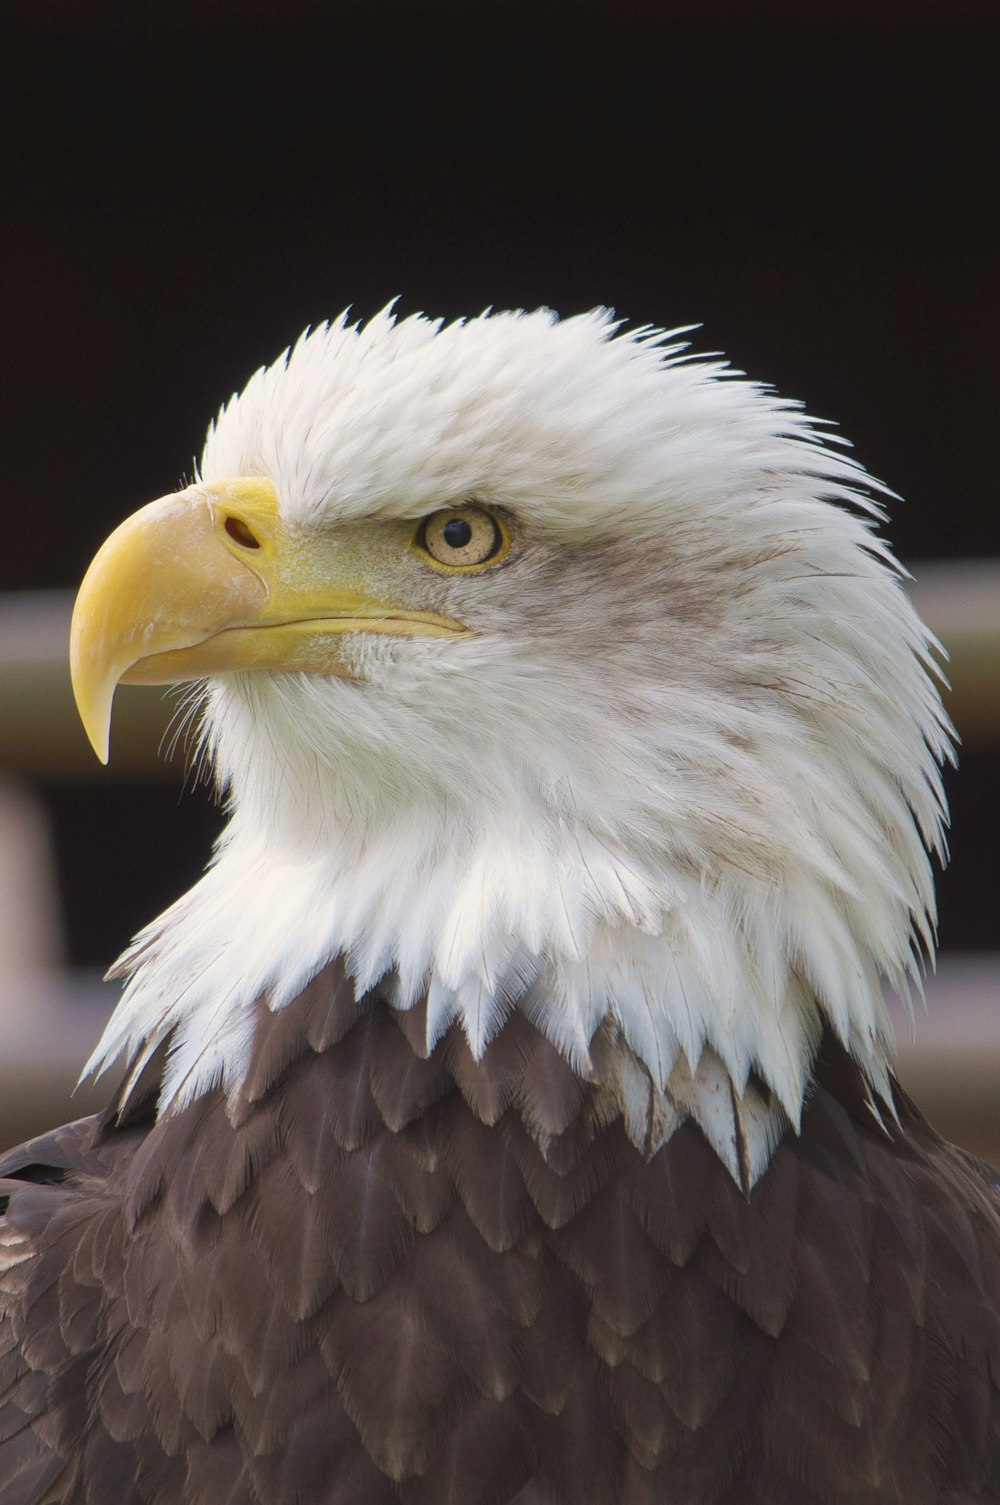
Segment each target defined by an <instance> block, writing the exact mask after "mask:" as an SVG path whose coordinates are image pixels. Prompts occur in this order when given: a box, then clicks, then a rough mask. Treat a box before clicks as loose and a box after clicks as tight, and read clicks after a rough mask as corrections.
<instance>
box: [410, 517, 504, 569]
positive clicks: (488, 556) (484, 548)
mask: <svg viewBox="0 0 1000 1505" xmlns="http://www.w3.org/2000/svg"><path fill="white" fill-rule="evenodd" d="M413 543H414V546H415V548H416V549H417V550H418V551H419V552H420V553H421V554H423V555H424V556H425V557H426V558H427V559H428V560H429V561H430V562H431V563H432V564H435V565H437V567H438V568H439V569H445V570H465V571H472V570H481V569H483V567H484V566H485V565H488V564H496V563H497V562H498V561H499V560H501V559H502V558H503V557H504V555H505V554H506V553H507V551H508V549H509V548H510V535H509V534H508V532H507V530H506V528H505V527H504V525H503V523H502V522H501V521H500V519H499V518H497V517H495V516H494V515H493V513H492V512H487V511H486V509H485V507H472V506H470V507H443V508H442V509H441V511H440V512H432V513H431V515H430V517H426V518H424V521H423V522H422V523H421V524H420V527H419V529H418V530H417V535H416V537H415V538H414V540H413Z"/></svg>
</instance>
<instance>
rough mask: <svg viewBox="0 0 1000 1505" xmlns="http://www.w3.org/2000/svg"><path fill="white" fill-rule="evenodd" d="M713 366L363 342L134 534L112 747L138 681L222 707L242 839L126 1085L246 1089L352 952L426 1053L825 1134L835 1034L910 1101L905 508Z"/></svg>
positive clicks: (910, 657)
mask: <svg viewBox="0 0 1000 1505" xmlns="http://www.w3.org/2000/svg"><path fill="white" fill-rule="evenodd" d="M683 351H684V346H683V345H682V344H679V343H676V342H674V343H670V342H669V337H668V336H666V335H664V334H663V333H662V332H660V331H654V330H648V329H640V330H637V331H633V332H620V331H618V327H617V326H616V325H615V323H614V322H613V321H612V320H611V318H610V316H609V315H608V314H606V313H604V312H601V311H598V312H596V313H593V314H589V315H585V316H582V317H578V318H571V319H567V320H564V321H561V322H560V321H558V320H556V319H555V318H554V316H552V315H551V314H549V313H548V312H546V311H540V312H537V313H534V314H528V315H524V314H491V315H484V316H482V317H481V318H478V319H473V320H470V321H467V322H462V323H458V324H453V325H450V326H447V327H442V326H441V325H440V324H437V323H433V322H431V321H429V320H426V319H424V318H422V317H416V318H410V319H406V320H403V321H401V322H397V321H395V320H394V319H393V317H392V315H391V314H390V313H389V312H385V313H383V314H381V315H379V316H378V317H376V318H375V319H373V320H371V321H370V322H369V323H368V324H367V325H366V326H364V327H359V326H348V324H347V322H346V319H343V320H341V321H340V323H338V324H335V325H332V326H324V327H323V328H321V329H318V330H316V331H314V332H312V333H310V334H307V335H305V336H303V338H302V339H301V340H300V341H299V343H298V344H297V345H296V346H295V347H294V349H292V350H291V351H290V352H288V353H286V355H285V356H284V357H283V358H282V359H281V360H279V361H278V362H277V363H276V364H274V365H273V366H271V367H269V368H266V369H263V370H261V371H258V372H257V373H256V375H255V376H254V377H252V378H251V380H250V382H249V383H248V385H247V387H246V389H245V390H244V392H243V393H242V394H240V395H239V396H238V397H234V398H233V399H232V400H231V402H230V403H229V404H228V405H227V406H226V407H225V408H224V409H223V411H222V412H221V413H220V415H219V417H218V419H217V420H216V423H215V424H214V426H213V428H212V429H211V431H210V433H209V436H208V440H207V443H206V447H205V451H204V456H203V460H202V465H201V473H200V475H199V477H198V479H197V480H196V481H195V483H194V484H193V486H191V487H190V488H188V489H187V491H185V492H182V493H179V494H178V495H177V496H175V497H171V498H166V499H164V500H163V501H161V502H158V503H153V504H152V506H151V507H150V508H145V509H143V511H142V512H140V513H139V514H136V516H135V517H134V518H133V519H130V520H129V521H128V522H127V523H125V524H123V527H122V529H120V530H119V531H118V533H116V534H115V535H112V538H111V539H110V540H109V541H108V544H107V545H105V548H104V549H103V550H102V551H101V553H100V554H99V555H98V557H97V559H96V560H95V563H94V566H92V571H91V574H90V575H89V576H88V580H87V581H86V582H85V584H84V587H83V589H82V591H81V598H80V602H79V605H78V610H77V618H76V624H75V628H74V670H75V681H76V684H77V692H78V697H79V699H80V703H81V709H82V710H83V713H84V717H85V720H86V721H87V722H88V724H89V726H90V729H91V731H92V734H93V737H94V740H95V744H96V745H97V746H98V750H99V751H102V750H103V749H104V747H105V746H106V737H107V728H108V723H109V719H110V705H111V697H112V695H113V693H114V687H115V684H116V683H117V682H118V681H119V680H120V679H123V678H125V679H130V680H146V681H148V682H173V681H188V680H190V681H193V682H195V683H196V684H198V685H199V686H200V689H199V690H198V692H197V693H198V694H199V696H200V703H201V707H202V711H201V735H202V738H203V742H204V746H205V748H206V749H207V751H208V753H209V755H210V756H211V758H212V761H213V763H214V767H215V770H216V776H217V779H218V781H219V785H220V788H222V789H223V790H225V791H226V794H227V799H228V805H229V810H230V820H229V824H228V826H227V828H226V831H225V832H224V834H223V836H222V838H221V840H220V843H219V847H218V851H217V854H216V858H215V861H214V864H213V866H212V867H211V868H210V869H209V871H208V873H207V874H206V876H205V877H204V878H203V879H202V881H201V882H200V883H199V884H198V885H197V886H196V887H195V889H193V890H192V892H191V893H190V894H189V895H187V896H185V897H184V898H183V899H181V900H180V901H179V902H178V904H176V905H175V906H174V907H173V908H172V909H171V910H169V911H167V913H166V914H165V915H164V916H162V917H161V918H160V919H159V920H158V921H156V922H154V924H153V925H152V926H151V927H149V929H148V930H147V931H145V932H143V934H142V935H140V936H139V937H138V938H137V941H136V944H135V946H134V948H133V950H132V951H131V952H129V953H127V954H126V956H125V957H124V958H123V960H122V963H121V967H122V970H123V971H124V972H125V973H127V974H129V976H130V981H129V984H128V987H127V989H126V993H125V998H124V1000H123V1005H122V1007H121V1008H120V1009H119V1011H118V1013H117V1014H116V1018H115V1020H114V1021H113V1022H112V1025H111V1026H110V1027H109V1031H108V1033H107V1035H106V1037H105V1040H104V1041H103V1042H102V1045H101V1047H100V1048H99V1050H98V1052H97V1054H96V1055H95V1058H94V1062H93V1063H92V1064H93V1065H95V1066H97V1067H103V1066H106V1065H107V1064H109V1063H110V1062H111V1061H112V1060H113V1059H114V1058H115V1057H116V1056H118V1055H120V1054H121V1053H123V1052H124V1053H125V1054H126V1055H127V1056H128V1057H129V1059H131V1060H132V1061H133V1062H134V1063H135V1065H136V1069H139V1068H140V1067H141V1063H142V1060H143V1059H144V1058H145V1056H146V1055H148V1053H149V1052H151V1051H152V1050H153V1049H155V1046H156V1044H157V1043H158V1042H159V1041H160V1040H162V1039H163V1038H164V1037H165V1035H166V1034H167V1033H171V1035H172V1038H173V1040H174V1042H175V1043H174V1048H173V1054H172V1058H171V1066H170V1069H169V1071H168V1073H167V1078H166V1084H165V1099H164V1107H165V1109H168V1108H169V1106H170V1104H171V1103H173V1102H177V1103H182V1102H185V1101H188V1100H190V1098H192V1097H194V1096H197V1095H198V1094H199V1093H200V1092H202V1091H204V1090H205V1089H206V1087H207V1085H209V1084H211V1083H214V1082H216V1081H218V1080H220V1079H221V1080H222V1081H223V1082H224V1083H236V1082H238V1081H239V1080H240V1078H241V1072H243V1070H244V1069H245V1065H246V1059H247V1048H248V1040H247V1024H246V1020H247V1018H248V1011H249V1010H250V1009H251V1007H252V1006H253V1005H254V1003H255V1001H256V1000H258V999H259V998H260V997H262V996H264V997H266V999H267V1002H268V1005H269V1007H271V1008H272V1009H280V1008H281V1007H282V1006H283V1004H284V1003H286V1002H287V1001H288V1000H289V999H291V998H292V997H294V996H295V994H296V993H297V992H298V991H299V990H301V988H302V986H303V985H304V984H305V983H306V982H307V981H308V979H309V978H310V977H311V976H312V975H313V974H314V973H315V972H316V971H317V970H318V969H319V968H320V967H322V966H323V965H324V964H325V963H326V962H327V961H329V960H330V958H331V957H332V956H335V955H342V956H343V957H345V958H346V961H347V965H348V969H349V971H350V973H351V975H352V976H353V977H354V980H355V986H356V988H357V989H358V991H359V993H361V992H363V991H366V990H368V989H371V988H373V987H377V986H378V987H382V988H384V989H385V990H386V992H387V996H389V997H390V998H391V1000H392V1002H393V1005H394V1006H395V1007H397V1008H401V1009H407V1008H410V1007H412V1006H413V1005H414V1004H415V1003H416V1002H417V1001H418V1000H426V1002H427V1020H428V1024H427V1029H428V1041H427V1044H428V1047H430V1046H431V1045H433V1042H434V1040H435V1039H436V1038H437V1037H438V1036H439V1035H440V1033H441V1032H442V1031H443V1030H444V1029H445V1028H446V1027H447V1026H448V1025H449V1024H450V1023H451V1022H452V1021H454V1020H458V1021H459V1022H460V1023H461V1024H462V1026H463V1028H464V1029H465V1031H466V1034H467V1036H468V1039H469V1043H470V1045H471V1047H472V1049H473V1051H474V1053H476V1054H479V1053H481V1052H482V1051H483V1050H484V1048H485V1046H486V1044H487V1043H488V1041H489V1040H490V1039H491V1038H492V1036H493V1035H494V1034H495V1032H496V1031H497V1029H498V1028H500V1027H501V1026H502V1023H503V1021H504V1019H505V1018H506V1017H507V1016H508V1014H509V1013H510V1011H511V1010H514V1009H521V1010H523V1011H524V1012H526V1013H527V1014H528V1015H529V1017H530V1018H531V1019H532V1020H533V1022H534V1023H536V1024H537V1025H538V1026H539V1027H540V1028H541V1029H543V1030H544V1031H545V1032H546V1033H547V1034H548V1035H549V1037H550V1038H551V1039H552V1040H553V1041H554V1043H556V1044H557V1045H558V1047H559V1048H560V1049H561V1050H562V1051H563V1052H564V1053H565V1054H566V1055H567V1056H568V1057H569V1059H570V1060H571V1061H572V1062H573V1063H574V1065H575V1066H576V1067H577V1068H578V1069H580V1070H581V1071H584V1072H586V1071H587V1070H589V1069H590V1055H589V1051H590V1046H591V1042H592V1041H593V1039H594V1036H595V1033H596V1031H597V1030H598V1029H599V1028H600V1027H601V1026H602V1024H607V1023H609V1022H610V1025H611V1027H612V1029H613V1031H614V1032H615V1035H616V1038H618V1039H619V1040H620V1042H621V1049H622V1051H623V1053H624V1055H625V1056H626V1057H627V1059H628V1061H629V1063H630V1069H631V1067H632V1066H636V1067H637V1068H638V1069H640V1070H641V1071H642V1072H644V1073H646V1074H647V1075H648V1078H649V1081H650V1082H651V1083H652V1084H653V1088H654V1089H655V1091H657V1092H663V1093H667V1094H668V1095H669V1094H670V1093H671V1092H672V1091H673V1092H674V1095H675V1096H676V1091H675V1089H676V1081H677V1073H678V1072H680V1073H682V1074H686V1077H685V1079H688V1078H693V1079H697V1078H698V1073H699V1072H704V1073H707V1075H706V1077H705V1082H704V1083H703V1090H702V1089H697V1090H694V1089H692V1092H693V1096H692V1092H689V1093H688V1098H689V1099H690V1100H691V1101H694V1102H695V1104H696V1105H697V1101H698V1100H699V1091H701V1092H702V1095H703V1096H704V1097H705V1100H706V1101H707V1098H708V1096H710V1094H711V1092H712V1091H713V1090H714V1087H713V1086H712V1083H714V1082H715V1081H716V1078H717V1077H718V1075H719V1074H720V1073H721V1075H722V1077H723V1078H728V1080H729V1082H730V1083H732V1084H733V1086H734V1090H735V1091H736V1092H737V1093H738V1094H744V1093H746V1092H747V1091H749V1090H751V1089H750V1084H751V1082H752V1081H758V1082H761V1083H763V1084H765V1086H766V1089H767V1093H768V1094H770V1095H772V1096H773V1100H774V1103H775V1105H776V1106H775V1109H774V1112H775V1113H779V1114H783V1115H785V1118H786V1119H790V1120H791V1121H793V1122H795V1121H797V1117H798V1114H799V1111H800V1109H801V1103H802V1096H803V1093H804V1091H805V1085H806V1082H807V1080H808V1074H809V1068H810V1066H811V1062H812V1057H813V1054H814V1052H815V1048H816V1041H817V1040H818V1038H819V1034H820V1032H821V1030H822V1028H823V1026H824V1025H825V1024H829V1025H832V1027H833V1028H834V1030H835V1031H836V1033H837V1034H838V1036H839V1037H840V1038H841V1040H842V1041H843V1042H844V1044H845V1045H846V1046H847V1047H848V1049H850V1050H851V1051H852V1053H853V1054H854V1055H855V1056H856V1058H857V1059H858V1060H859V1062H860V1063H861V1064H862V1066H863V1068H864V1070H865V1072H866V1074H867V1076H868V1079H869V1081H870V1083H871V1086H872V1089H873V1092H874V1093H875V1094H876V1095H877V1094H878V1093H879V1092H880V1091H881V1090H882V1086H883V1084H884V1079H885V1058H886V1057H885V1031H886V1020H885V1016H884V1011H883V1005H882V998H881V986H882V979H883V978H888V980H889V981H890V983H892V984H894V985H896V986H900V985H905V977H906V974H907V972H908V971H909V970H910V969H911V968H912V967H913V966H914V965H915V964H919V957H920V954H921V953H922V952H926V951H927V950H929V948H930V946H931V944H932V937H933V924H934V899H933V889H932V882H931V875H930V867H929V862H928V857H927V852H926V848H927V847H928V846H929V847H930V848H931V849H932V850H933V849H935V848H940V844H941V830H942V821H943V815H944V804H943V796H942V792H941V785H940V778H939V771H938V769H939V763H940V761H941V759H942V757H943V756H945V755H946V753H947V750H948V746H949V743H948V736H949V729H948V726H947V722H946V719H945V717H944V715H943V712H942V710H941V706H940V701H939V698H938V694H937V690H936V688H935V685H934V682H933V680H932V678H931V676H930V674H929V672H928V669H929V666H930V649H931V642H930V639H929V638H928V636H927V634H926V632H925V630H924V629H923V627H922V625H921V624H920V622H919V620H918V619H917V618H916V616H915V615H914V613H913V611H912V608H911V607H910V605H909V603H908V601H907V599H906V596H905V594H904V592H903V590H902V588H901V585H900V582H899V578H898V574H897V572H896V571H895V569H894V566H893V564H892V560H891V557H890V556H889V554H888V552H887V550H886V547H885V545H884V544H883V543H882V542H881V541H880V540H879V538H878V537H877V535H876V533H875V531H874V528H875V521H876V519H877V518H878V516H879V506H878V495H879V493H880V490H881V488H880V487H879V486H878V484H877V483H874V482H872V481H871V480H870V479H869V478H868V477H867V476H866V475H865V473H864V472H863V471H862V470H861V468H860V467H859V466H858V465H857V464H855V462H853V461H852V460H850V459H848V458H846V457H845V456H844V455H843V454H842V453H840V452H839V451H838V450H836V449H834V448H831V447H830V446H828V445H827V444H825V443H824V442H823V441H822V439H821V437H820V436H819V435H818V434H817V432H816V431H815V429H814V428H813V427H812V426H811V425H810V424H809V422H808V420H807V419H806V418H805V417H804V416H803V415H802V414H801V412H800V411H799V409H798V408H797V407H796V406H795V405H793V404H789V403H787V402H784V401H782V400H780V399H778V398H776V397H774V396H773V395H771V394H770V393H769V392H767V391H766V390H764V389H762V388H760V387H758V386H755V385H753V384H751V383H749V382H746V381H744V380H741V379H739V378H737V377H735V376H733V375H731V374H730V373H729V372H728V371H727V370H726V369H725V368H724V367H723V366H722V365H721V364H720V363H718V362H712V361H693V360H691V359H690V358H689V357H688V356H686V355H685V354H684V353H683ZM706 1063H707V1064H706ZM709 1078H711V1081H710V1080H709ZM671 1083H674V1087H673V1088H672V1087H671ZM690 1111H695V1112H696V1113H697V1107H695V1108H694V1109H691V1110H690ZM769 1111H770V1110H769ZM765 1116H766V1115H765ZM762 1132H763V1140H762V1144H763V1142H764V1140H767V1139H768V1137H769V1136H770V1137H773V1133H774V1124H773V1123H771V1124H770V1126H769V1127H767V1129H766V1131H762ZM761 1155H762V1156H764V1155H765V1150H764V1149H762V1150H761Z"/></svg>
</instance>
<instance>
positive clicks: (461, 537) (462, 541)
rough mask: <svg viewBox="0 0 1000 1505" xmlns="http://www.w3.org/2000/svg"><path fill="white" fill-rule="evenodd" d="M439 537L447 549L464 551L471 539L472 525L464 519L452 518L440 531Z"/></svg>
mask: <svg viewBox="0 0 1000 1505" xmlns="http://www.w3.org/2000/svg"><path fill="white" fill-rule="evenodd" d="M441 537H442V538H443V539H444V541H445V543H446V544H447V545H448V547H449V549H464V548H465V546H466V544H467V543H468V542H469V540H470V539H471V537H472V524H471V523H467V522H466V521H465V518H464V517H453V518H452V519H451V521H450V522H447V523H445V525H444V527H443V528H442V529H441Z"/></svg>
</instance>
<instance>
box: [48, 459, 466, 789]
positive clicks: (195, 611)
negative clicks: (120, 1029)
mask: <svg viewBox="0 0 1000 1505" xmlns="http://www.w3.org/2000/svg"><path fill="white" fill-rule="evenodd" d="M352 553H353V557H352ZM362 565H363V561H361V560H360V559H359V558H358V557H357V549H356V548H355V549H354V550H353V551H352V549H351V548H350V546H346V547H345V540H344V539H343V537H341V536H338V534H337V531H336V530H327V531H326V533H325V534H320V533H319V530H316V532H315V533H313V534H311V535H310V533H309V531H308V530H306V529H298V530H296V531H294V532H293V530H292V529H290V528H289V526H288V525H287V524H286V523H285V522H284V521H283V519H282V518H281V514H280V509H279V504H278V497H277V494H276V492H275V489H274V486H273V485H272V484H271V482H270V481H269V480H266V479H264V478H262V477H251V478H240V479H237V480H232V481H225V482H218V483H212V484H209V485H195V486H190V487H188V489H187V490H186V491H181V492H177V493H174V494H173V495H171V496H166V497H162V498H161V499H160V500H159V501H156V502H151V503H150V504H149V505H148V506H146V507H143V508H141V509H140V510H139V511H138V512H136V513H134V514H133V515H132V516H131V517H129V518H127V519H126V520H125V522H123V523H122V524H121V526H120V527H118V528H116V529H115V531H114V532H113V533H112V534H111V535H110V537H109V538H108V539H107V541H106V542H105V543H104V544H103V545H102V547H101V548H100V549H99V550H98V553H97V554H96V556H95V558H94V560H93V562H92V564H91V565H90V568H89V569H88V570H87V573H86V575H85V576H84V580H83V583H82V585H81V586H80V590H79V594H78V596H77V600H76V605H75V607H74V610H73V622H72V627H71V630H70V670H71V675H72V681H73V693H74V696H75V697H76V703H77V709H78V711H79V713H80V718H81V720H82V722H83V725H84V728H85V730H86V732H87V736H88V737H89V739H90V742H91V744H92V746H93V748H94V751H95V752H96V753H97V756H98V757H99V758H100V760H101V762H102V763H106V762H107V761H108V747H109V740H110V729H111V707H112V702H113V700H114V694H115V690H116V688H117V686H118V685H119V684H120V683H122V682H123V681H125V682H127V683H131V684H174V683H177V682H179V681H181V680H188V679H201V678H203V677H205V676H206V675H210V674H219V673H227V672H232V671H234V670H245V669H255V668H257V669H272V670H290V671H299V672H305V673H321V674H335V675H341V676H345V675H347V674H348V673H349V670H348V668H347V667H346V665H345V663H344V662H343V659H342V657H341V652H340V649H341V647H342V644H343V638H344V635H345V634H346V633H349V632H358V631H367V632H389V633H395V634H400V633H406V634H419V635H423V636H432V637H456V636H463V635H465V632H466V629H465V628H464V627H463V626H462V624H461V623H459V622H456V621H454V620H453V619H451V618H448V617H442V616H438V615H436V614H435V613H432V612H421V611H412V610H408V609H406V608H404V607H402V606H397V605H395V604H394V603H392V602H385V601H379V600H376V599H373V598H372V596H371V595H370V593H369V592H367V591H366V590H364V589H363V588H361V586H360V585H359V581H360V580H362V579H365V578H366V577H368V576H370V571H368V570H365V569H364V568H363V567H362Z"/></svg>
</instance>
